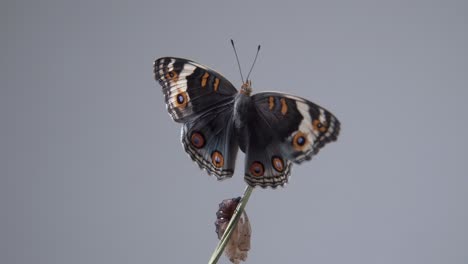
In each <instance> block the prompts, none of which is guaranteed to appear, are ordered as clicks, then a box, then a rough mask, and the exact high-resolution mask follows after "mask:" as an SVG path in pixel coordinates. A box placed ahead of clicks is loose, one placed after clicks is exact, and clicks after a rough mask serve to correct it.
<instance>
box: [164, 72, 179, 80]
mask: <svg viewBox="0 0 468 264" xmlns="http://www.w3.org/2000/svg"><path fill="white" fill-rule="evenodd" d="M165 77H166V79H170V80H172V81H173V82H177V79H178V77H179V76H178V75H177V73H176V72H175V71H170V72H167V73H166V76H165Z"/></svg>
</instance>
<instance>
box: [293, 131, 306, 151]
mask: <svg viewBox="0 0 468 264" xmlns="http://www.w3.org/2000/svg"><path fill="white" fill-rule="evenodd" d="M307 141H308V140H307V134H305V133H303V132H301V131H297V132H296V134H295V135H294V137H293V139H292V145H293V147H294V149H295V150H297V151H302V150H303V148H304V146H305V145H306V144H307V143H308V142H307Z"/></svg>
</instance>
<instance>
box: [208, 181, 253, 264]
mask: <svg viewBox="0 0 468 264" xmlns="http://www.w3.org/2000/svg"><path fill="white" fill-rule="evenodd" d="M252 191H253V187H251V186H250V185H247V187H246V188H245V191H244V196H242V199H241V201H240V203H239V204H238V205H237V207H236V210H235V211H234V214H233V215H232V217H231V220H230V221H229V223H228V225H227V227H226V231H224V234H223V236H222V237H221V239H220V240H219V243H218V246H217V247H216V249H215V251H214V252H213V254H212V255H211V258H210V260H209V261H208V264H216V263H217V262H218V259H219V257H220V256H221V254H222V253H223V251H224V248H225V247H226V244H227V243H228V241H229V238H230V237H231V234H232V231H233V230H234V228H235V227H236V224H237V222H238V221H239V218H240V216H241V214H242V211H244V208H245V205H246V204H247V202H248V201H249V198H250V194H251V193H252Z"/></svg>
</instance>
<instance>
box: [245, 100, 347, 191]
mask: <svg viewBox="0 0 468 264" xmlns="http://www.w3.org/2000/svg"><path fill="white" fill-rule="evenodd" d="M252 101H253V102H254V108H255V113H254V116H253V117H252V120H253V121H251V123H250V124H249V134H250V137H249V143H248V145H247V152H246V153H247V155H246V169H245V180H246V181H247V183H248V184H250V185H252V186H256V185H258V186H261V187H266V186H271V187H276V186H282V185H283V184H284V183H286V182H287V181H288V175H289V174H290V169H291V165H292V162H294V163H301V162H302V161H304V160H309V159H311V158H312V156H313V155H315V154H317V153H318V152H319V150H320V149H321V148H322V147H323V146H325V144H327V143H329V142H332V141H335V140H336V139H337V137H338V134H339V132H340V122H339V121H338V119H337V118H336V117H335V116H334V115H333V114H331V113H330V112H329V111H327V110H326V109H324V108H322V107H320V106H318V105H316V104H314V103H312V102H310V101H308V100H306V99H303V98H300V97H297V96H292V95H287V94H283V93H274V92H266V93H259V94H255V95H253V96H252Z"/></svg>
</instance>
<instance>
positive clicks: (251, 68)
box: [246, 45, 260, 80]
mask: <svg viewBox="0 0 468 264" xmlns="http://www.w3.org/2000/svg"><path fill="white" fill-rule="evenodd" d="M259 52H260V45H258V48H257V54H255V59H254V62H253V63H252V67H250V71H249V74H247V79H246V80H249V76H250V73H251V72H252V70H253V67H254V65H255V62H256V61H257V57H258V53H259Z"/></svg>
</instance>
